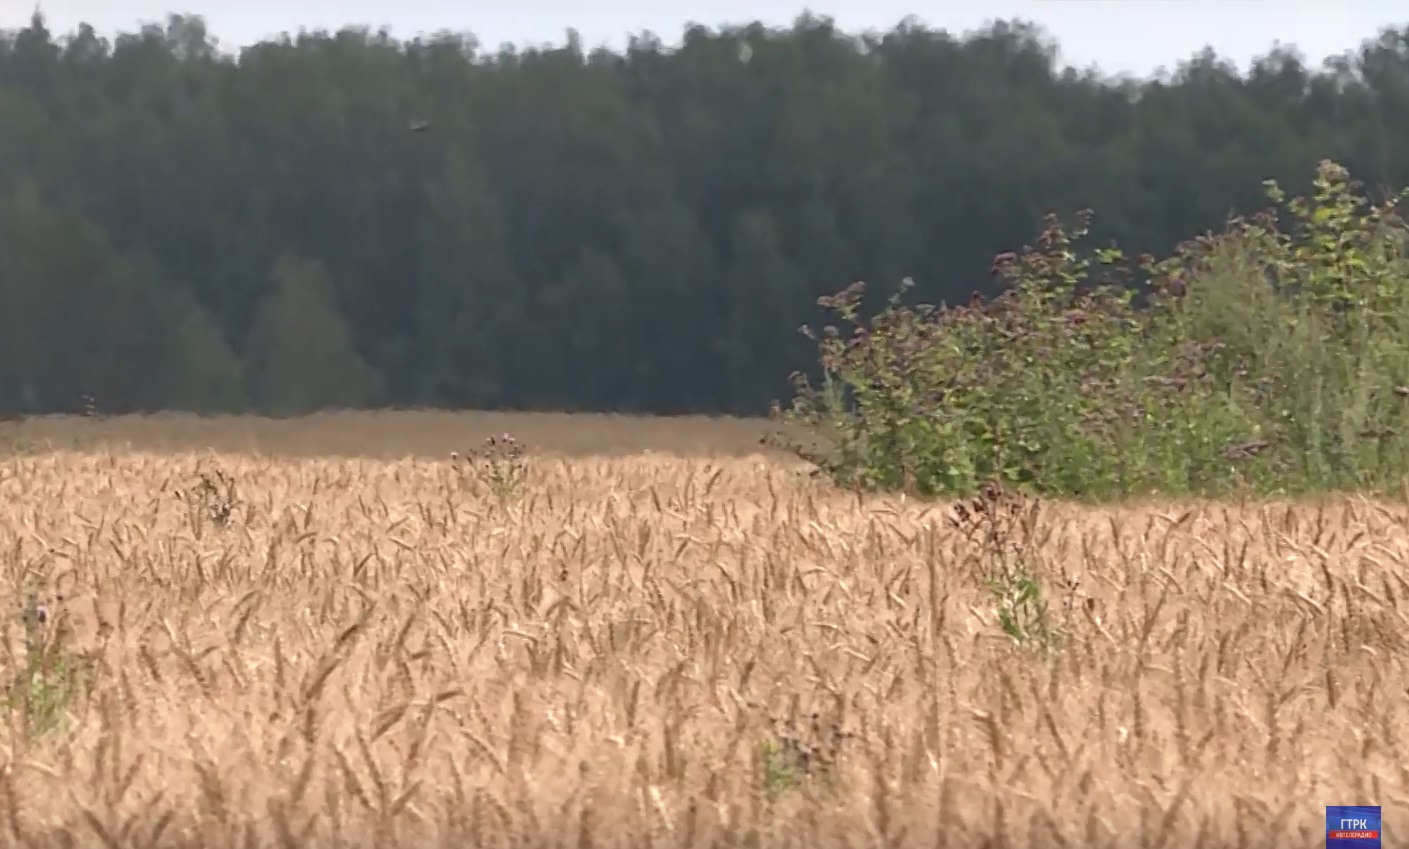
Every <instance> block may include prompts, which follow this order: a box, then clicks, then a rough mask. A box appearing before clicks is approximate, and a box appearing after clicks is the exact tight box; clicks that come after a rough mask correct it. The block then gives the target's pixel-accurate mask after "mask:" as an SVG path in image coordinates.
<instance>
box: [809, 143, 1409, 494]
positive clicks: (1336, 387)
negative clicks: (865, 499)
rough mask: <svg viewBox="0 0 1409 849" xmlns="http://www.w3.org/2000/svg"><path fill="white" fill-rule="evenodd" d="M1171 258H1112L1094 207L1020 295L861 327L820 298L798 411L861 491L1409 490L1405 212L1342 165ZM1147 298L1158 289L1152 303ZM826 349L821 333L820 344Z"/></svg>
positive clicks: (1057, 241)
mask: <svg viewBox="0 0 1409 849" xmlns="http://www.w3.org/2000/svg"><path fill="white" fill-rule="evenodd" d="M1266 191H1267V195H1268V197H1269V198H1270V199H1271V201H1272V202H1273V206H1272V207H1271V208H1269V209H1268V210H1266V211H1264V212H1262V213H1260V214H1257V215H1255V216H1252V217H1250V218H1235V219H1233V220H1232V221H1231V222H1230V223H1229V224H1228V226H1227V228H1226V229H1225V230H1224V231H1223V232H1222V233H1220V234H1217V235H1206V236H1203V237H1200V238H1197V239H1194V240H1192V241H1189V242H1186V243H1185V244H1183V245H1181V246H1180V247H1179V249H1178V250H1177V251H1176V252H1175V253H1174V254H1173V255H1172V256H1170V257H1168V258H1166V259H1163V260H1159V261H1156V260H1155V259H1154V258H1152V257H1148V256H1145V257H1139V258H1133V259H1132V258H1128V257H1126V256H1124V255H1123V254H1122V253H1121V252H1120V251H1119V250H1118V249H1115V248H1100V247H1094V248H1093V247H1091V246H1089V245H1088V244H1086V242H1085V241H1084V239H1085V237H1086V236H1087V235H1088V232H1089V231H1088V222H1089V215H1086V214H1083V215H1081V216H1079V217H1078V220H1077V222H1076V223H1075V225H1074V226H1065V225H1063V224H1062V223H1061V222H1059V221H1058V220H1056V219H1055V218H1051V219H1049V221H1048V226H1047V228H1046V229H1045V230H1044V231H1043V232H1042V234H1041V235H1040V237H1039V239H1038V240H1037V242H1036V244H1035V245H1033V246H1029V247H1026V248H1024V249H1023V250H1022V251H1020V252H1018V253H1015V254H1008V255H1004V256H1001V257H999V259H998V260H997V262H996V263H995V265H994V272H995V274H996V275H997V277H998V278H999V280H1000V281H1001V283H1002V284H1003V286H1004V289H1003V291H1002V293H1001V294H1000V295H998V296H997V297H994V298H992V299H984V298H982V297H979V296H977V295H975V297H974V298H973V300H972V301H971V302H970V303H969V304H967V305H962V306H940V307H934V306H930V305H921V306H918V307H915V308H911V307H908V306H905V305H903V303H902V302H901V298H900V295H896V296H895V297H894V298H892V299H891V302H890V304H889V305H888V306H887V307H886V308H885V309H884V310H883V311H881V312H880V313H879V314H877V315H875V316H874V317H871V318H865V317H863V316H861V315H860V312H859V304H860V297H861V293H862V290H863V288H864V287H863V285H862V284H855V285H853V286H852V287H850V288H848V289H846V290H845V291H843V292H841V293H840V294H838V295H836V296H834V297H829V298H824V299H822V301H821V302H820V303H821V304H822V305H823V306H824V307H825V308H827V309H828V310H830V311H831V312H833V313H834V314H835V315H836V316H837V317H838V318H839V319H840V320H841V323H842V324H843V325H844V327H845V331H843V330H840V329H838V328H837V327H833V326H829V327H827V328H826V329H825V330H824V332H823V333H822V334H821V336H820V338H818V339H817V342H818V348H819V352H820V357H821V364H822V367H823V370H824V381H823V383H822V384H821V385H820V386H817V387H814V386H813V385H812V384H811V382H810V381H809V380H808V379H807V377H806V376H804V375H800V374H799V375H795V376H794V380H795V386H796V389H797V394H796V398H795V399H794V402H793V404H792V406H791V407H790V408H789V409H788V410H786V411H784V412H783V413H782V414H781V415H782V418H784V419H786V420H789V421H792V422H795V423H801V424H803V425H805V426H806V427H808V428H809V429H811V430H812V431H813V432H815V433H817V434H820V435H822V436H824V437H826V439H827V445H826V450H823V451H801V452H800V453H802V454H803V455H804V456H806V457H808V458H809V459H811V460H813V461H815V462H816V463H818V464H819V466H820V467H821V468H822V469H823V470H824V471H825V472H826V473H827V474H829V475H830V476H831V477H832V478H834V479H835V480H837V481H838V482H840V483H843V484H845V485H848V486H861V487H865V488H876V489H885V490H894V489H902V488H908V489H913V490H916V491H918V492H921V493H925V494H964V495H968V494H972V493H975V492H977V491H978V490H979V488H980V487H982V486H983V485H985V484H986V483H989V482H999V483H1001V484H1004V485H1009V486H1013V487H1017V488H1021V489H1026V490H1030V491H1033V492H1037V493H1041V494H1049V495H1059V496H1074V497H1081V498H1091V499H1099V498H1111V497H1117V496H1123V495H1139V494H1149V493H1156V492H1158V493H1164V494H1185V493H1201V494H1213V495H1218V494H1229V493H1234V492H1258V493H1285V494H1293V493H1307V492H1320V491H1327V490H1348V489H1362V490H1366V489H1368V490H1380V491H1385V490H1394V489H1397V488H1398V487H1400V485H1401V483H1402V482H1403V481H1404V480H1405V478H1406V475H1409V434H1406V432H1405V426H1406V425H1409V400H1407V398H1406V396H1409V285H1406V283H1409V257H1406V240H1405V237H1406V234H1407V233H1409V228H1406V224H1405V222H1404V220H1403V219H1402V218H1401V216H1400V213H1399V209H1398V201H1399V200H1400V198H1390V199H1388V200H1384V201H1379V202H1372V201H1371V200H1370V199H1368V198H1367V197H1366V196H1365V195H1364V194H1363V193H1362V192H1361V191H1360V189H1359V187H1358V186H1357V185H1356V184H1355V183H1354V182H1353V181H1352V180H1351V179H1350V177H1349V175H1348V174H1347V172H1346V170H1345V169H1344V168H1342V167H1341V166H1339V165H1337V164H1335V163H1333V162H1329V161H1327V162H1323V163H1322V164H1321V166H1320V168H1319V169H1318V170H1317V172H1316V178H1315V182H1314V191H1313V192H1312V194H1311V195H1310V196H1309V197H1298V198H1294V199H1288V198H1287V197H1286V196H1285V195H1284V194H1283V192H1282V190H1281V188H1280V187H1279V186H1278V185H1277V184H1276V183H1275V182H1272V181H1269V182H1268V183H1267V184H1266ZM1137 293H1142V294H1143V295H1144V296H1145V297H1144V299H1143V301H1144V302H1143V303H1137V300H1136V296H1137ZM814 338H815V337H814Z"/></svg>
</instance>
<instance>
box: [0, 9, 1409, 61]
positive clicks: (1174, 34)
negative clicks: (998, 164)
mask: <svg viewBox="0 0 1409 849" xmlns="http://www.w3.org/2000/svg"><path fill="white" fill-rule="evenodd" d="M804 2H805V0H803V1H802V2H795V1H794V0H696V2H691V3H686V2H681V0H596V2H584V0H503V1H501V2H493V0H478V2H475V0H471V2H465V0H39V2H38V7H39V8H40V9H41V10H42V11H43V12H44V13H45V15H46V17H47V19H48V21H49V24H50V28H51V29H53V30H55V31H57V32H61V33H66V32H68V31H69V30H71V29H72V28H73V27H75V26H76V25H77V24H78V23H80V22H87V23H90V24H93V25H94V26H95V27H96V28H97V29H98V30H99V31H100V32H101V33H103V34H104V35H110V34H112V33H113V32H114V31H121V30H133V29H136V28H137V26H138V25H140V24H141V23H145V22H159V21H161V20H162V19H163V18H164V16H165V14H166V13H167V12H172V11H178V12H183V13H188V14H197V15H201V16H202V17H204V18H205V19H206V22H207V23H208V24H209V27H210V30H211V32H212V33H213V34H214V35H215V36H216V37H217V38H218V39H219V41H220V43H221V46H222V47H224V48H226V49H233V48H237V47H239V46H243V45H246V44H249V43H251V42H253V41H258V40H260V39H262V38H265V37H267V36H270V35H277V34H278V33H280V32H285V31H287V32H290V33H296V32H297V31H298V30H299V28H301V27H306V28H308V29H318V28H327V29H337V28H339V27H341V26H343V25H347V24H358V25H362V24H365V25H370V26H372V27H373V28H377V27H381V26H387V27H389V28H390V29H391V31H392V33H393V34H395V35H396V36H398V37H413V36H415V35H417V34H419V33H429V32H434V31H436V30H444V29H449V30H457V31H463V30H468V31H471V32H473V33H475V34H476V35H477V36H479V38H480V41H481V42H482V43H484V44H486V45H487V46H491V47H492V46H498V45H499V44H501V43H503V42H506V41H510V42H514V43H517V44H524V43H534V44H541V43H544V42H559V43H560V42H562V41H563V39H564V33H565V31H566V30H567V28H568V27H573V28H576V29H577V30H578V32H580V33H581V34H582V37H583V40H584V41H585V42H586V44H587V46H588V47H592V46H595V45H597V44H601V43H606V44H610V45H613V46H619V45H621V44H622V43H623V42H624V40H625V36H626V35H627V34H628V33H636V32H640V31H641V30H645V29H649V30H652V31H654V32H655V33H656V34H657V35H659V36H660V37H661V38H662V39H663V40H664V41H666V42H667V43H671V42H675V41H677V40H678V39H679V36H680V34H681V32H682V28H683V26H684V25H685V24H686V23H687V22H689V21H691V20H696V21H698V22H700V23H704V24H709V25H718V24H721V23H740V22H746V21H751V20H759V19H761V20H763V21H764V22H766V23H769V24H779V25H785V24H788V23H790V22H791V21H792V20H793V19H794V18H795V17H796V16H797V15H798V14H799V13H800V12H801V11H802V10H803V8H804ZM810 5H811V7H812V9H813V11H814V12H816V13H818V14H823V15H829V16H831V17H832V18H833V19H835V20H836V21H837V23H838V24H839V25H840V26H841V27H842V28H843V29H845V30H848V31H852V32H859V31H861V30H865V29H882V30H883V29H888V28H889V27H891V26H893V25H894V24H895V23H896V22H898V21H899V20H901V19H902V18H904V17H905V16H906V15H910V14H914V15H915V16H916V17H917V18H918V19H920V20H921V21H923V22H925V23H927V24H929V25H930V26H933V27H939V28H943V29H947V30H950V31H952V32H965V31H968V30H972V29H976V28H978V27H980V26H982V25H983V24H984V23H985V22H986V21H987V20H989V19H992V18H1005V19H1006V18H1014V17H1018V18H1024V19H1026V20H1030V21H1033V22H1036V23H1039V24H1041V25H1043V26H1044V27H1045V28H1046V29H1047V31H1048V32H1049V33H1051V34H1052V35H1054V36H1055V37H1056V38H1057V40H1058V42H1059V44H1060V45H1061V48H1062V58H1063V60H1064V61H1065V62H1067V63H1070V64H1075V65H1080V66H1086V65H1090V64H1092V63H1095V64H1098V65H1100V66H1101V68H1102V69H1103V70H1106V71H1108V72H1113V73H1114V72H1132V73H1136V74H1145V73H1148V72H1150V71H1152V70H1154V69H1155V68H1156V67H1158V66H1161V65H1164V66H1167V67H1171V68H1172V67H1173V66H1174V65H1175V64H1176V63H1177V62H1179V61H1180V60H1181V59H1186V58H1188V57H1189V56H1190V55H1191V54H1193V53H1195V52H1197V51H1198V50H1200V49H1201V48H1203V47H1204V46H1205V45H1210V46H1212V47H1213V48H1214V49H1215V50H1217V51H1218V52H1219V54H1221V55H1223V56H1225V57H1228V58H1231V59H1234V60H1235V61H1237V62H1238V65H1239V66H1240V67H1246V64H1247V61H1248V60H1249V59H1250V58H1251V57H1253V56H1256V55H1258V54H1260V53H1264V52H1266V51H1267V49H1268V48H1269V47H1270V46H1271V45H1272V43H1273V42H1274V41H1281V42H1282V43H1284V44H1292V45H1295V46H1297V47H1298V48H1300V49H1301V50H1302V52H1303V53H1305V54H1306V56H1307V57H1308V58H1309V59H1311V60H1312V61H1313V62H1319V61H1320V60H1321V59H1322V58H1324V57H1325V56H1327V55H1330V54H1337V53H1340V52H1342V51H1344V50H1347V49H1351V48H1354V47H1355V46H1357V45H1358V44H1359V42H1360V41H1361V40H1362V39H1364V38H1367V37H1370V36H1373V35H1374V34H1375V33H1376V32H1377V31H1378V29H1379V28H1380V27H1382V26H1385V25H1396V26H1402V25H1405V24H1409V4H1405V3H1403V2H1394V0H933V2H929V3H918V2H915V0H909V2H904V0H829V2H828V3H827V4H826V5H822V4H821V3H818V2H815V0H814V2H813V3H811V4H810ZM34 8H35V6H34V5H33V3H32V0H0V27H5V28H10V27H17V26H23V25H24V24H25V23H26V22H27V21H28V19H29V16H30V14H31V13H32V11H33V10H34Z"/></svg>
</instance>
